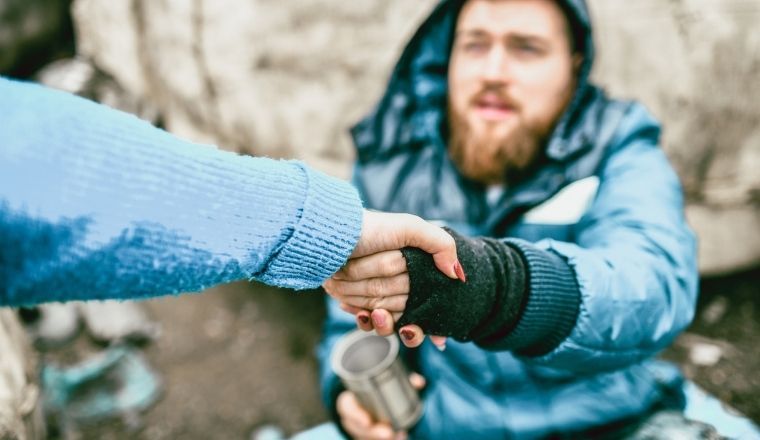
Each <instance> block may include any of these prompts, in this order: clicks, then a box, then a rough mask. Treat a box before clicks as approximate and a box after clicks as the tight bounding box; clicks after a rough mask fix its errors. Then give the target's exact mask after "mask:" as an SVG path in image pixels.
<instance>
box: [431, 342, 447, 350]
mask: <svg viewBox="0 0 760 440" xmlns="http://www.w3.org/2000/svg"><path fill="white" fill-rule="evenodd" d="M433 345H435V348H437V349H438V351H444V350H446V344H445V343H444V344H441V345H437V344H433Z"/></svg>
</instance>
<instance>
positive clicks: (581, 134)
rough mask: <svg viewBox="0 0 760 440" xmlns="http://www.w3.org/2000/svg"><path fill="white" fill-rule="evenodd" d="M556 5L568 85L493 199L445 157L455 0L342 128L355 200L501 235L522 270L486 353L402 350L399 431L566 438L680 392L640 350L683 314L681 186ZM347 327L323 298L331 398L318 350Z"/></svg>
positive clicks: (688, 254)
mask: <svg viewBox="0 0 760 440" xmlns="http://www.w3.org/2000/svg"><path fill="white" fill-rule="evenodd" d="M565 3H566V6H567V7H568V9H569V10H571V11H573V13H574V14H576V18H577V21H578V22H579V23H580V24H581V28H582V30H583V32H584V33H585V36H584V38H585V39H586V43H585V44H584V45H583V47H584V51H585V57H584V64H583V66H582V68H581V74H580V78H579V82H578V88H577V90H576V91H575V95H574V97H573V99H572V101H571V103H570V105H569V106H568V108H567V109H566V111H565V113H564V114H563V115H562V116H561V117H560V119H559V121H558V123H557V125H556V128H555V130H554V132H553V133H552V134H551V137H550V138H549V140H548V142H547V144H546V150H545V160H544V161H543V162H542V163H541V164H540V167H538V168H537V169H536V170H535V172H533V173H532V174H530V175H528V176H526V177H525V179H524V180H522V181H520V182H516V183H514V184H511V185H510V186H509V187H508V188H505V190H504V192H503V194H502V195H501V198H500V199H499V200H498V201H497V202H496V203H489V201H488V197H487V194H488V188H486V187H483V186H482V185H479V184H477V183H475V182H472V181H469V180H467V179H464V178H463V177H462V176H461V175H460V174H459V173H458V172H457V169H456V167H455V166H454V165H453V164H452V163H451V161H450V159H449V157H448V151H447V137H446V136H447V135H446V130H445V128H446V102H447V78H446V72H447V71H448V58H449V53H450V47H451V42H452V33H453V29H454V25H455V23H456V19H457V15H458V13H459V10H460V8H461V5H462V4H463V2H462V1H461V0H444V1H442V2H440V3H439V5H438V7H436V8H435V9H434V11H433V12H432V13H431V15H430V17H429V18H428V19H427V20H426V21H425V22H424V23H423V24H422V25H421V26H420V28H419V30H418V31H417V33H416V34H415V35H414V37H413V38H412V39H411V41H410V42H409V44H408V45H407V47H406V48H405V50H404V52H403V53H402V55H401V58H400V60H399V62H398V64H397V66H396V68H395V69H394V71H393V75H392V77H391V80H390V83H389V84H388V87H387V90H386V93H385V95H384V96H383V97H382V99H381V100H380V102H379V103H378V105H377V107H376V108H375V109H374V110H373V111H372V112H371V114H370V115H369V116H367V118H365V119H364V120H362V121H361V122H360V123H359V124H358V125H357V126H356V127H355V128H354V129H353V132H352V134H353V136H354V142H355V144H356V147H357V151H358V159H359V160H358V162H357V164H356V169H355V178H354V181H355V183H356V185H357V186H358V188H359V191H360V193H361V195H362V199H363V200H364V201H365V203H366V204H367V206H368V207H370V208H373V209H383V210H389V211H397V212H411V213H414V214H417V215H420V216H421V217H423V218H426V219H428V220H437V221H440V222H441V223H443V224H445V225H448V226H450V227H452V228H453V229H455V230H457V231H458V232H459V233H461V234H464V235H467V236H488V237H493V238H496V239H500V240H504V241H505V242H506V243H508V244H509V245H510V246H512V247H513V248H514V249H516V250H519V251H520V252H521V255H522V256H523V257H524V261H525V262H526V265H527V267H528V274H529V278H528V288H529V292H530V293H529V295H528V299H527V303H526V304H525V309H524V311H523V314H522V316H521V318H520V319H519V321H518V323H517V325H516V326H515V328H514V329H513V330H512V331H511V332H508V334H507V335H505V337H504V338H503V339H500V340H495V341H491V342H492V345H489V346H488V349H487V350H486V349H483V347H481V346H479V345H477V344H474V343H460V342H457V341H454V340H450V341H449V342H448V343H447V349H446V350H445V351H444V352H439V351H438V350H436V349H435V348H434V347H432V346H431V344H428V343H426V344H423V346H421V347H420V348H419V349H416V350H411V351H409V353H408V355H409V360H410V362H412V365H413V366H414V367H416V368H417V369H418V370H419V371H420V372H421V373H422V375H423V376H425V377H426V379H427V387H426V389H425V392H424V403H425V413H424V415H423V417H422V419H421V420H420V422H419V423H418V424H417V425H416V426H415V427H414V428H413V429H412V430H411V432H410V436H411V437H412V438H415V439H439V438H462V439H468V440H475V439H494V438H519V439H532V438H552V437H556V438H563V435H565V434H568V433H578V432H588V431H589V430H592V429H593V428H594V427H599V426H604V425H608V424H610V423H612V422H615V421H621V420H627V419H630V418H634V417H636V416H637V415H641V414H644V413H646V412H647V411H648V410H649V409H650V408H652V406H653V405H656V404H658V402H661V401H662V399H663V398H664V396H667V395H673V394H674V393H680V391H681V383H682V377H681V375H680V374H679V372H678V371H677V369H676V368H674V367H673V366H672V365H670V364H666V363H662V362H656V361H654V360H653V359H652V358H653V356H654V355H655V354H656V353H658V352H659V351H660V350H662V349H663V348H664V347H666V346H667V345H669V344H670V343H671V342H672V341H673V339H674V338H675V337H676V336H677V335H678V333H679V332H681V331H682V330H683V329H684V328H685V327H686V326H687V325H688V324H689V323H690V322H691V319H692V317H693V316H694V309H695V304H696V297H697V280H698V274H697V266H696V252H695V249H696V246H695V238H694V235H693V234H692V232H691V231H690V230H689V228H688V226H687V224H686V221H685V219H684V215H683V194H682V190H681V186H680V184H679V181H678V177H677V176H676V174H675V173H674V171H673V169H672V167H671V166H670V164H669V163H668V161H667V158H666V157H665V154H663V152H662V150H661V149H660V148H659V147H658V144H659V135H660V127H659V125H658V123H657V122H656V121H655V120H654V119H653V118H652V116H651V115H650V114H649V113H648V112H647V111H646V110H645V109H644V108H643V107H642V106H641V105H639V104H636V103H632V102H625V101H615V100H611V99H609V98H608V97H607V96H606V95H605V94H604V93H603V91H602V90H600V89H598V88H596V87H594V86H593V85H591V84H589V82H588V72H589V71H590V69H591V65H592V62H593V49H594V48H593V38H592V36H591V33H590V23H589V16H588V11H587V10H586V7H585V4H584V3H583V2H582V1H580V0H565ZM583 181H596V182H597V183H598V186H595V187H594V190H593V191H595V193H592V194H590V195H589V196H588V197H587V198H583V197H579V198H578V199H577V201H576V202H575V203H576V204H577V206H578V207H579V208H578V217H577V218H573V219H566V218H565V219H562V220H561V221H557V220H556V219H547V218H542V217H541V216H534V215H532V214H533V213H536V212H539V211H541V208H542V207H547V206H550V205H551V203H552V199H554V198H555V197H558V196H560V195H561V193H562V192H564V191H565V190H568V191H570V190H571V189H572V188H573V187H578V186H577V185H576V184H580V183H582V182H583ZM544 211H546V210H544ZM549 211H551V209H549ZM563 268H564V269H563ZM468 275H469V274H468ZM578 301H579V302H578ZM354 326H355V324H354V320H353V319H352V317H351V316H350V315H347V314H345V313H344V312H342V311H341V310H340V309H339V308H338V307H337V305H336V304H335V303H334V302H330V303H329V308H328V322H327V324H326V326H325V329H326V331H325V333H326V336H325V340H324V343H323V344H322V346H321V350H320V356H321V359H322V365H323V367H324V368H323V370H322V383H323V389H324V397H325V400H326V403H327V404H328V405H330V406H332V405H334V401H332V400H330V399H331V398H332V397H333V396H334V394H332V391H331V390H333V389H334V387H336V384H337V379H336V377H335V375H334V374H333V373H332V372H331V371H330V369H329V362H328V357H329V353H330V351H331V347H332V345H333V344H334V343H335V341H336V340H337V339H338V338H339V337H340V336H341V335H342V334H344V333H345V332H347V331H349V330H350V329H352V328H353V327H354ZM517 346H523V347H524V349H522V350H521V349H515V348H514V347H517Z"/></svg>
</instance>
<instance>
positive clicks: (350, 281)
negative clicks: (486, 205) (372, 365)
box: [323, 211, 462, 347]
mask: <svg viewBox="0 0 760 440" xmlns="http://www.w3.org/2000/svg"><path fill="white" fill-rule="evenodd" d="M404 247H415V248H419V249H422V250H423V251H425V252H427V253H429V254H431V255H432V256H433V259H434V261H435V265H436V267H437V268H438V270H440V271H441V272H442V273H444V274H445V275H447V276H448V277H449V278H452V279H457V278H462V275H461V266H460V264H459V261H458V259H457V254H456V246H455V244H454V239H453V238H452V237H451V235H449V234H448V233H447V232H446V231H444V230H443V229H441V228H439V227H438V226H435V225H433V224H430V223H428V222H426V221H424V220H422V219H421V218H419V217H417V216H414V215H410V214H390V213H380V212H373V211H364V218H363V222H362V232H361V237H360V238H359V242H358V244H357V246H356V248H355V249H354V251H353V253H352V254H351V256H350V258H349V260H348V262H347V263H346V265H345V266H344V267H343V268H341V270H339V271H338V272H337V273H335V274H334V275H333V276H332V277H331V278H330V279H328V280H327V281H326V282H325V283H324V285H323V287H324V289H325V291H326V292H327V293H328V294H329V295H330V296H332V297H333V298H335V299H336V300H337V301H339V302H340V307H341V308H342V309H343V310H345V311H347V312H349V313H352V314H354V315H355V316H356V320H357V325H358V326H359V327H360V328H361V329H363V330H372V329H374V330H375V331H377V333H378V334H380V335H382V336H387V335H390V334H392V333H393V331H394V330H393V327H394V323H395V322H396V321H397V320H398V318H400V317H401V315H402V314H403V311H404V307H405V305H406V300H407V298H408V297H409V286H410V283H409V273H408V271H407V266H406V260H405V259H404V256H403V255H402V253H401V250H400V249H402V248H404ZM399 334H400V335H401V341H402V342H403V343H404V344H405V345H406V346H407V347H416V346H419V345H420V344H421V343H422V341H423V340H424V338H425V335H424V334H423V332H422V329H420V328H419V327H418V326H416V325H407V326H404V327H402V328H401V329H399ZM431 340H432V342H433V343H434V344H435V345H437V346H438V347H443V345H444V344H445V340H446V338H444V337H438V336H431Z"/></svg>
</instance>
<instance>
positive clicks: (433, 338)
mask: <svg viewBox="0 0 760 440" xmlns="http://www.w3.org/2000/svg"><path fill="white" fill-rule="evenodd" d="M446 339H448V338H447V337H446V336H437V335H430V342H432V343H433V345H435V347H436V348H437V349H438V350H440V351H443V350H446Z"/></svg>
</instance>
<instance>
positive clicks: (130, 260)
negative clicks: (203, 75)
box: [0, 78, 362, 306]
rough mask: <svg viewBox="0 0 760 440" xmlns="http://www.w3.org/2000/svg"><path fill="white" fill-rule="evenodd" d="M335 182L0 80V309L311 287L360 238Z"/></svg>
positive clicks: (356, 207) (349, 193) (353, 203)
mask: <svg viewBox="0 0 760 440" xmlns="http://www.w3.org/2000/svg"><path fill="white" fill-rule="evenodd" d="M361 221H362V211H361V203H360V200H359V198H358V196H357V194H356V191H355V190H354V189H353V188H352V187H351V186H350V185H349V184H348V183H346V182H342V181H339V180H337V179H333V178H331V177H328V176H326V175H323V174H321V173H318V172H315V171H313V170H311V169H309V168H307V167H305V166H304V165H303V164H301V163H298V162H290V161H275V160H271V159H264V158H252V157H246V156H240V155H237V154H234V153H230V152H224V151H221V150H218V149H216V148H215V147H212V146H206V145H198V144H193V143H190V142H186V141H183V140H180V139H178V138H176V137H174V136H172V135H170V134H168V133H166V132H164V131H162V130H160V129H157V128H155V127H153V126H151V125H150V124H148V123H146V122H144V121H141V120H139V119H137V118H136V117H133V116H131V115H128V114H125V113H122V112H119V111H116V110H113V109H110V108H107V107H105V106H101V105H98V104H95V103H93V102H90V101H87V100H84V99H81V98H78V97H75V96H72V95H69V94H66V93H63V92H57V91H53V90H50V89H46V88H43V87H40V86H37V85H33V84H27V83H21V82H16V81H10V80H6V79H2V78H0V304H1V305H15V306H20V305H31V304H35V303H39V302H44V301H64V300H74V299H103V298H118V299H126V298H140V297H148V296H154V295H161V294H172V293H179V292H185V291H199V290H202V289H205V288H207V287H209V286H212V285H215V284H219V283H225V282H230V281H235V280H244V279H251V280H258V281H261V282H264V283H267V284H272V285H276V286H283V287H290V288H295V289H304V288H313V287H316V286H319V285H320V284H321V283H322V282H323V281H324V280H325V279H326V278H327V277H329V276H330V275H331V274H332V273H333V272H334V271H336V270H337V269H338V268H339V267H340V266H341V265H342V264H343V263H345V261H346V259H347V258H348V255H349V254H350V253H351V251H352V250H353V248H354V246H355V244H356V242H357V240H358V237H359V232H360V229H361Z"/></svg>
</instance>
